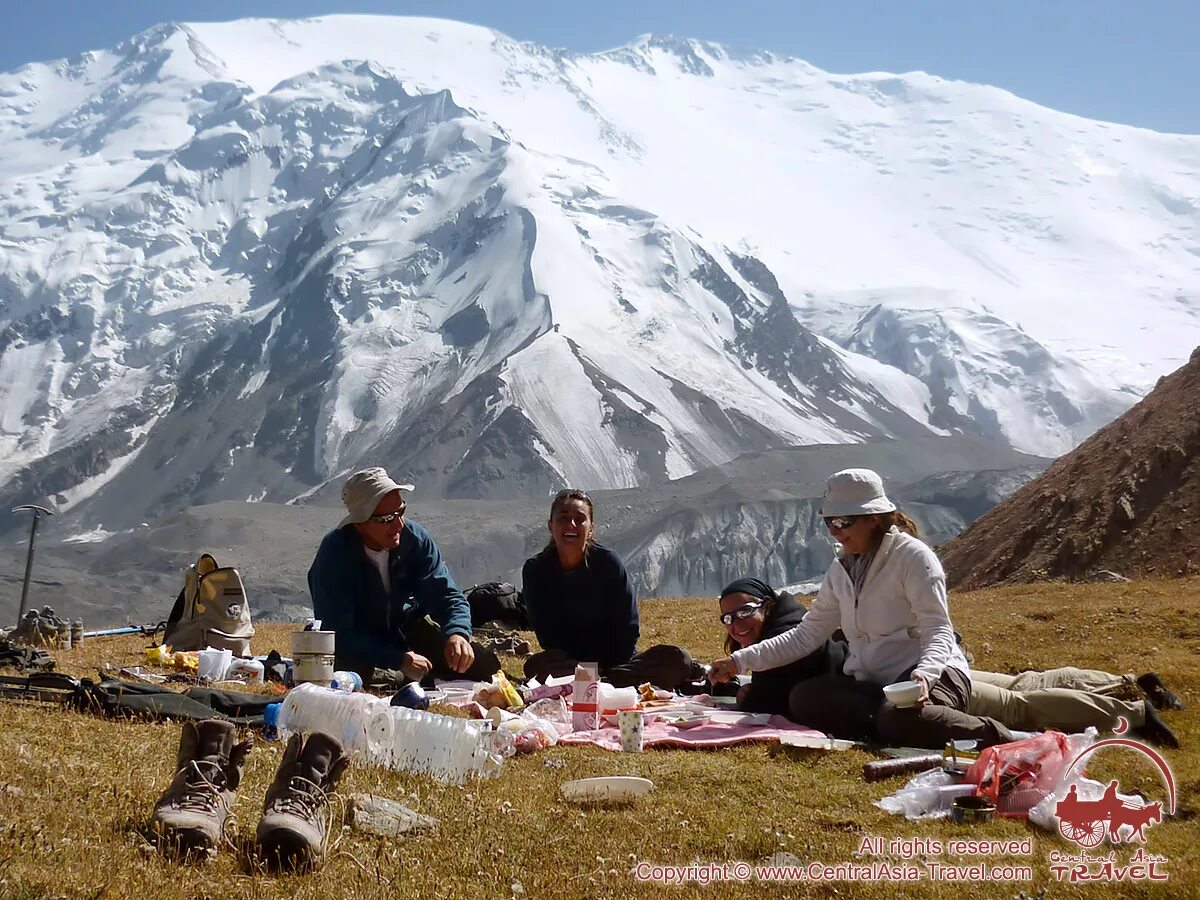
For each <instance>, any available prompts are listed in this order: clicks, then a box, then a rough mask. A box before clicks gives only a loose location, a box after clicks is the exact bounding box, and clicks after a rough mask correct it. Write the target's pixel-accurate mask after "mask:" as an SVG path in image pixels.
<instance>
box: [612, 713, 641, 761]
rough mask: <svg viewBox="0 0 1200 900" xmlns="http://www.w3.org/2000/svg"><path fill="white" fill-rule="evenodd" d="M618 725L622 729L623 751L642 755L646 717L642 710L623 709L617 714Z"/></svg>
mask: <svg viewBox="0 0 1200 900" xmlns="http://www.w3.org/2000/svg"><path fill="white" fill-rule="evenodd" d="M617 725H618V726H619V727H620V729H621V749H622V750H624V751H625V752H627V753H640V752H641V750H642V731H643V725H644V717H643V714H642V711H641V710H640V709H623V710H621V711H620V712H619V713H617Z"/></svg>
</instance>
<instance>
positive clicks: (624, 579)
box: [521, 489, 703, 688]
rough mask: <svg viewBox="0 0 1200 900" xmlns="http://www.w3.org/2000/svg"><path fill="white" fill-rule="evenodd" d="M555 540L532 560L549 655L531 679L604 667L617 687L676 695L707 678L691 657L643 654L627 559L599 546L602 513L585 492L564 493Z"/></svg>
mask: <svg viewBox="0 0 1200 900" xmlns="http://www.w3.org/2000/svg"><path fill="white" fill-rule="evenodd" d="M546 526H547V528H548V529H549V530H550V541H549V543H547V544H546V547H545V549H543V550H542V552H541V553H539V554H538V555H537V556H533V557H530V558H529V559H527V560H525V566H524V568H522V570H521V580H522V590H523V594H524V597H525V605H526V607H527V609H528V611H529V619H530V621H531V623H532V624H533V630H534V633H535V634H537V639H538V643H540V644H541V645H542V648H543V650H542V652H541V653H536V654H534V655H533V656H531V657H530V658H529V659H528V660H526V662H525V675H526V676H527V677H529V678H537V679H539V680H545V679H546V678H547V677H549V676H563V675H569V674H571V673H572V672H574V671H575V665H576V663H577V662H596V663H598V664H599V666H600V674H601V675H602V676H603V677H604V678H605V679H606V680H607V681H608V682H609V683H610V684H612V685H614V686H616V687H628V686H631V685H637V684H642V683H644V682H647V681H648V682H650V683H651V684H654V685H656V686H657V687H663V688H674V687H677V686H678V685H680V684H683V683H684V682H686V681H690V680H693V679H695V678H698V677H700V676H701V675H702V674H703V670H701V669H700V667H699V666H697V665H696V664H695V663H694V662H693V660H692V657H691V654H690V653H688V652H687V651H686V650H683V649H682V648H680V647H672V646H667V645H665V644H659V645H657V646H654V647H650V648H649V649H647V650H645V651H643V652H641V653H635V652H634V649H635V647H636V645H637V640H638V636H639V634H640V624H639V620H638V606H637V593H636V591H635V590H634V587H633V582H632V581H631V580H630V578H629V573H628V572H626V571H625V566H624V564H623V563H622V562H621V558H620V557H619V556H617V554H616V553H614V552H613V551H612V550H610V549H609V548H608V547H605V546H604V545H603V544H598V543H596V541H595V529H596V525H595V507H594V505H593V504H592V498H591V497H589V496H588V495H587V494H586V493H585V492H584V491H580V490H573V489H568V490H564V491H560V492H559V493H558V494H557V495H556V496H555V498H554V500H553V502H552V503H551V504H550V518H549V520H548V521H547V522H546Z"/></svg>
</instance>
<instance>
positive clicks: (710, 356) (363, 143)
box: [0, 16, 1200, 529]
mask: <svg viewBox="0 0 1200 900" xmlns="http://www.w3.org/2000/svg"><path fill="white" fill-rule="evenodd" d="M931 298H933V299H931ZM938 298H941V299H938ZM1196 343H1200V138H1197V137H1185V136H1171V135H1160V134H1155V133H1153V132H1148V131H1144V130H1139V129H1134V128H1128V127H1123V126H1117V125H1110V124H1106V123H1100V122H1092V121H1087V120H1083V119H1079V118H1077V117H1073V116H1069V115H1065V114H1062V113H1057V112H1054V111H1051V110H1048V109H1045V108H1042V107H1038V106H1036V105H1034V104H1031V103H1028V102H1026V101H1023V100H1020V99H1018V98H1016V97H1013V96H1012V95H1010V94H1007V93H1005V92H1003V91H999V90H996V89H994V88H989V87H981V86H976V85H968V84H962V83H956V82H947V81H943V80H941V79H938V78H933V77H930V76H926V75H923V74H919V73H918V74H910V75H904V76H892V75H861V76H840V75H831V74H828V73H825V72H821V71H819V70H817V69H815V68H813V67H811V66H809V65H807V64H805V63H803V62H800V61H798V60H791V59H781V58H778V57H776V56H773V55H770V54H766V53H736V52H734V51H731V50H729V49H727V48H724V47H720V46H717V45H713V44H706V43H700V42H696V41H687V40H676V39H661V38H652V37H646V38H641V39H638V40H636V41H634V42H633V43H631V44H630V45H628V46H626V47H623V48H620V49H618V50H614V51H610V52H606V53H599V54H590V55H581V54H570V53H565V52H560V51H554V50H550V49H547V48H544V47H540V46H536V45H531V44H524V43H519V42H516V41H513V40H511V39H509V38H507V37H505V36H503V35H500V34H498V33H496V32H493V31H490V30H487V29H483V28H479V27H475V26H468V25H462V24H458V23H453V22H445V21H436V20H427V19H404V18H384V17H362V16H339V17H330V18H324V19H312V20H305V21H298V22H288V21H267V20H246V21H240V22H233V23H225V24H202V25H201V24H196V25H186V26H185V25H164V26H160V27H158V28H155V29H152V30H150V31H148V32H145V33H144V34H141V35H138V36H137V37H135V38H133V39H131V40H130V41H128V42H126V43H125V44H122V45H121V46H119V47H116V48H114V49H112V50H108V51H97V52H91V53H85V54H82V55H81V56H78V57H75V58H73V59H70V60H64V61H59V62H55V63H45V64H36V65H30V66H26V67H24V68H23V69H20V70H18V71H16V72H12V73H8V74H5V75H0V500H4V501H7V500H9V499H17V498H20V499H22V500H25V501H28V500H31V499H34V498H39V497H47V498H50V499H51V500H53V501H54V502H56V503H58V504H59V506H60V507H67V508H71V509H74V510H75V511H76V513H77V515H78V517H79V518H80V519H81V523H82V524H86V525H87V526H88V527H103V528H108V529H116V528H125V527H129V526H130V525H133V524H136V523H137V522H140V521H142V520H143V519H145V518H147V517H149V516H152V515H155V514H157V513H159V512H162V511H164V510H167V509H173V508H177V507H179V506H182V505H186V504H192V503H198V502H210V501H215V500H221V499H241V500H244V499H267V500H276V501H283V500H288V499H291V498H294V497H298V496H305V495H310V494H312V493H313V492H316V491H320V490H322V489H323V486H324V485H326V484H327V483H329V482H330V481H332V480H335V479H336V478H337V477H338V476H339V475H341V474H342V473H344V472H345V471H347V470H349V469H351V468H354V467H356V466H358V465H359V464H361V463H366V462H380V461H382V462H386V463H387V464H388V465H389V467H390V468H392V469H393V470H394V471H396V472H397V473H401V472H403V473H405V474H408V475H411V476H412V477H413V478H415V479H417V480H418V482H419V485H420V490H421V491H422V492H424V493H427V494H428V495H443V496H450V497H454V496H458V497H506V496H515V495H518V494H538V493H541V492H543V491H544V490H546V489H548V488H550V487H553V486H558V485H561V484H564V483H568V482H569V483H573V484H582V485H586V486H589V487H628V486H632V485H636V484H639V483H645V482H647V481H658V480H663V479H667V478H674V477H678V476H681V475H685V474H688V473H690V472H693V471H695V470H697V469H699V468H702V467H704V466H706V465H711V464H714V463H720V462H723V461H725V460H728V459H730V458H732V457H734V456H736V455H738V454H739V453H743V452H746V451H752V450H761V449H764V448H767V447H775V446H786V445H795V444H805V443H818V442H820V443H836V442H854V441H860V440H863V439H866V438H872V437H879V436H888V435H892V436H906V437H907V436H918V435H921V434H930V433H944V432H947V431H964V432H967V433H978V434H982V435H987V436H991V437H1000V438H1002V439H1005V440H1008V441H1010V442H1011V443H1012V444H1013V445H1014V446H1016V447H1018V448H1020V449H1022V450H1027V451H1031V452H1037V453H1043V454H1056V453H1059V452H1062V451H1063V450H1065V449H1067V448H1069V447H1070V446H1072V445H1073V444H1074V443H1075V442H1077V441H1078V440H1080V439H1082V438H1083V437H1084V436H1086V434H1088V433H1090V431H1092V430H1094V429H1095V428H1096V427H1098V426H1099V425H1100V424H1102V423H1103V422H1105V421H1107V420H1108V419H1111V418H1112V417H1113V416H1115V415H1116V414H1117V413H1118V412H1120V411H1121V410H1122V409H1123V408H1125V407H1127V406H1128V405H1129V404H1131V403H1132V402H1133V400H1134V399H1136V397H1137V396H1139V395H1140V394H1141V393H1143V392H1144V391H1145V390H1146V389H1147V388H1148V387H1149V385H1150V384H1151V383H1152V382H1153V379H1154V378H1155V377H1157V376H1158V375H1160V374H1162V373H1163V372H1165V371H1167V370H1169V369H1171V368H1173V367H1174V366H1175V365H1176V364H1177V363H1178V362H1179V361H1181V360H1182V359H1184V358H1186V356H1187V353H1188V352H1189V351H1190V349H1191V347H1192V346H1194V345H1195V344H1196Z"/></svg>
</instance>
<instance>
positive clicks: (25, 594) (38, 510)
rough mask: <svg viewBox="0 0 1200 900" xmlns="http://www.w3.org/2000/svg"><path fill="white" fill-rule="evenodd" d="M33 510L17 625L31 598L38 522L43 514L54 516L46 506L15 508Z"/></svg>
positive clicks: (17, 509) (22, 617)
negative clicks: (30, 590) (30, 587)
mask: <svg viewBox="0 0 1200 900" xmlns="http://www.w3.org/2000/svg"><path fill="white" fill-rule="evenodd" d="M26 509H32V510H33V524H32V526H31V527H30V529H29V552H28V553H27V554H26V556H25V583H24V584H23V585H22V586H21V609H20V610H19V611H18V612H17V624H18V625H19V624H21V620H22V619H24V618H25V605H26V602H27V600H28V598H29V576H30V575H32V574H33V542H34V541H35V540H36V539H37V530H38V522H39V521H40V520H41V518H42V513H45V514H46V515H48V516H52V515H54V513H53V512H51V511H50V510H48V509H46V507H44V506H32V505H25V506H15V507H13V512H21V511H22V510H26Z"/></svg>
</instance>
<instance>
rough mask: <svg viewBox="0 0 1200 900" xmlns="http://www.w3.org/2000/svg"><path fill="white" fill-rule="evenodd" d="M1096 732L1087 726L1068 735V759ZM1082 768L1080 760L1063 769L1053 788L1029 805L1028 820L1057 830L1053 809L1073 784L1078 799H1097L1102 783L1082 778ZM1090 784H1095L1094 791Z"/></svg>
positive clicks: (1073, 757)
mask: <svg viewBox="0 0 1200 900" xmlns="http://www.w3.org/2000/svg"><path fill="white" fill-rule="evenodd" d="M1098 734H1099V732H1097V731H1096V729H1095V728H1088V729H1087V730H1086V731H1084V732H1083V733H1082V734H1072V735H1070V736H1069V737H1068V738H1067V742H1068V744H1069V745H1070V748H1071V754H1070V759H1075V758H1076V757H1077V756H1079V754H1080V753H1082V752H1083V751H1084V750H1086V749H1087V748H1088V747H1090V746H1092V744H1094V743H1096V738H1097V736H1098ZM1069 761H1070V760H1068V762H1069ZM1083 768H1084V766H1083V763H1082V762H1081V763H1079V764H1078V765H1076V766H1073V767H1072V768H1071V770H1070V771H1064V772H1063V775H1062V778H1060V779H1059V781H1058V784H1057V785H1056V786H1055V788H1054V790H1053V791H1051V792H1050V793H1049V794H1047V795H1046V796H1045V797H1044V798H1042V799H1041V800H1039V801H1038V802H1037V803H1035V804H1034V805H1033V806H1032V807H1030V810H1029V821H1031V822H1033V824H1035V825H1037V826H1039V827H1041V828H1045V829H1046V830H1047V831H1057V830H1058V816H1057V815H1055V810H1056V809H1057V808H1058V801H1059V800H1061V799H1062V798H1063V797H1065V796H1067V792H1068V791H1069V790H1070V789H1071V785H1073V784H1074V785H1078V787H1077V788H1076V790H1077V791H1078V793H1079V799H1080V800H1099V799H1100V797H1101V796H1102V795H1103V793H1104V785H1102V784H1100V783H1099V782H1096V781H1091V780H1090V779H1087V778H1084V777H1083ZM1092 785H1095V790H1094V791H1093V788H1092ZM1122 799H1124V798H1122Z"/></svg>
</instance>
